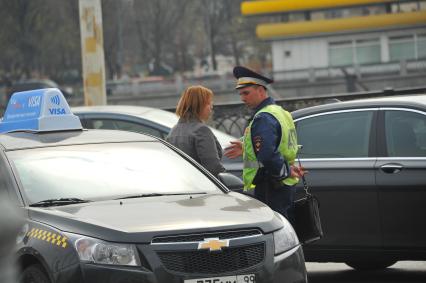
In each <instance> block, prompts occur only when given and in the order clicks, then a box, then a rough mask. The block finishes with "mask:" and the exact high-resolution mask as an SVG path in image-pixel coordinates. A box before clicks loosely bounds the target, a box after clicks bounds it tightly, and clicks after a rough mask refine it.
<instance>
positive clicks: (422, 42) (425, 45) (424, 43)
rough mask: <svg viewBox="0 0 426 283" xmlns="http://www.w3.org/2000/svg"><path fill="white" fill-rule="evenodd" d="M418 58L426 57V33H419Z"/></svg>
mask: <svg viewBox="0 0 426 283" xmlns="http://www.w3.org/2000/svg"><path fill="white" fill-rule="evenodd" d="M417 58H418V59H420V58H426V33H425V34H419V35H417Z"/></svg>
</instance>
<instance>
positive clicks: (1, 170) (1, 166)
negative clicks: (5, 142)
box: [0, 156, 19, 204]
mask: <svg viewBox="0 0 426 283" xmlns="http://www.w3.org/2000/svg"><path fill="white" fill-rule="evenodd" d="M8 167H9V165H6V161H5V160H4V159H3V158H2V157H1V156H0V197H3V196H5V195H6V194H8V195H9V199H10V201H12V202H13V203H14V204H18V203H19V200H18V196H17V195H16V193H15V191H14V189H13V185H12V180H11V178H10V176H9V173H8V172H7V169H6V168H8Z"/></svg>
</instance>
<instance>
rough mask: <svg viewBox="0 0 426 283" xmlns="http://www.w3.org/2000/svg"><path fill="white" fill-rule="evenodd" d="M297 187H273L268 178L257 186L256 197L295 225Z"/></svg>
mask: <svg viewBox="0 0 426 283" xmlns="http://www.w3.org/2000/svg"><path fill="white" fill-rule="evenodd" d="M295 191H296V189H295V187H294V186H286V185H281V186H279V187H276V186H273V185H272V184H271V183H270V181H268V179H267V178H265V180H263V181H261V182H259V183H258V184H256V187H255V189H254V197H255V198H256V199H258V200H260V201H261V202H263V203H265V204H266V205H268V206H269V207H270V208H271V209H272V210H275V211H276V212H279V213H280V214H281V215H283V216H284V217H285V218H287V220H288V221H290V223H291V224H292V225H294V223H295V222H294V221H295V218H294V196H295Z"/></svg>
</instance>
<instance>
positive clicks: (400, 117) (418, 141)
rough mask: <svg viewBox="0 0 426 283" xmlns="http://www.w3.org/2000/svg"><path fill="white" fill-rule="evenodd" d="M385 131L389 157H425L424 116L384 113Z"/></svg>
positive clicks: (411, 113)
mask: <svg viewBox="0 0 426 283" xmlns="http://www.w3.org/2000/svg"><path fill="white" fill-rule="evenodd" d="M385 129H386V144H387V151H388V155H389V156H391V157H425V156H426V115H423V114H420V113H416V112H411V111H400V110H388V111H386V112H385Z"/></svg>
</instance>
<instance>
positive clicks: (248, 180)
mask: <svg viewBox="0 0 426 283" xmlns="http://www.w3.org/2000/svg"><path fill="white" fill-rule="evenodd" d="M262 112H266V113H269V114H271V115H273V116H274V117H275V119H277V121H278V122H279V123H280V125H281V140H280V144H279V146H278V150H279V152H280V153H281V155H282V156H283V158H284V159H285V160H286V161H287V162H288V164H289V165H292V164H293V163H294V160H295V158H296V155H297V150H298V146H297V135H296V128H295V126H294V122H293V119H292V117H291V114H290V113H289V112H287V111H285V110H284V109H283V108H282V107H281V106H278V105H274V104H272V105H268V106H266V107H264V108H262V109H261V110H259V111H258V112H257V113H256V114H255V116H256V115H258V114H259V113H262ZM253 120H254V119H253ZM253 120H252V122H250V124H249V125H248V127H247V128H246V130H245V133H244V143H243V144H244V151H243V161H244V169H243V181H244V190H246V191H247V190H251V189H253V188H254V187H255V186H254V185H253V179H254V177H255V176H256V173H257V170H258V169H259V168H261V167H263V166H262V165H261V164H260V163H259V162H258V160H257V158H256V154H255V151H254V148H253V144H252V141H251V125H252V123H253ZM282 182H283V184H285V185H288V186H293V185H295V184H297V183H298V182H299V179H298V178H295V177H288V178H286V179H284V180H283V181H282Z"/></svg>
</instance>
